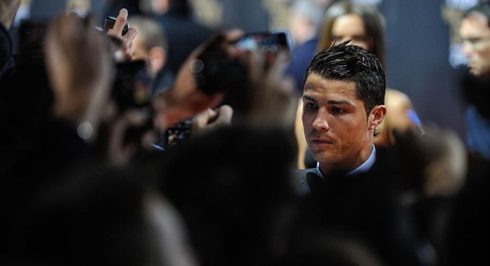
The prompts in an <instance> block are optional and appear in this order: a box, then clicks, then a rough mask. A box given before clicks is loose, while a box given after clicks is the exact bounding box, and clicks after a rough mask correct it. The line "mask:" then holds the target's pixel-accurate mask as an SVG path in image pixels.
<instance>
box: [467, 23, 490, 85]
mask: <svg viewBox="0 0 490 266" xmlns="http://www.w3.org/2000/svg"><path fill="white" fill-rule="evenodd" d="M459 34H460V35H461V38H462V39H463V53H464V55H465V56H466V57H467V58H468V67H469V68H470V71H471V73H472V74H473V75H475V76H490V28H489V27H488V24H487V19H486V18H485V17H484V16H483V15H473V16H469V17H467V18H464V19H463V20H462V22H461V28H460V30H459Z"/></svg>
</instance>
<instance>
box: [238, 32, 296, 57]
mask: <svg viewBox="0 0 490 266" xmlns="http://www.w3.org/2000/svg"><path fill="white" fill-rule="evenodd" d="M236 45H237V46H238V48H240V49H243V50H246V51H253V50H255V49H258V48H262V49H265V50H266V51H268V52H271V53H277V52H279V51H281V50H282V51H291V37H290V34H289V32H288V31H285V30H281V31H270V32H256V33H248V34H245V35H244V36H243V37H241V38H240V39H238V41H237V42H236Z"/></svg>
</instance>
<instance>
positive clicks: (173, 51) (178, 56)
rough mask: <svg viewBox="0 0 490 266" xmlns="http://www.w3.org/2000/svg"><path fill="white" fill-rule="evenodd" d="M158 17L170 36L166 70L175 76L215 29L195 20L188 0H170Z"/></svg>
mask: <svg viewBox="0 0 490 266" xmlns="http://www.w3.org/2000/svg"><path fill="white" fill-rule="evenodd" d="M156 18H157V20H158V21H159V22H160V23H162V25H163V28H164V29H165V31H166V33H167V37H168V60H167V63H166V64H165V70H166V71H169V72H170V73H171V74H172V75H174V76H175V75H177V72H178V70H179V68H180V67H181V65H182V64H183V63H184V61H185V60H186V59H187V57H188V56H189V55H190V53H191V52H192V51H193V50H194V49H195V48H197V47H198V46H199V45H200V44H202V43H203V42H204V41H206V40H207V39H208V38H210V37H211V35H212V33H213V30H211V29H209V28H207V27H205V26H203V25H201V24H199V23H197V22H196V21H194V19H193V17H192V9H191V6H190V4H189V2H188V1H187V0H170V5H169V9H168V11H167V12H166V13H164V14H163V15H160V16H157V17H156Z"/></svg>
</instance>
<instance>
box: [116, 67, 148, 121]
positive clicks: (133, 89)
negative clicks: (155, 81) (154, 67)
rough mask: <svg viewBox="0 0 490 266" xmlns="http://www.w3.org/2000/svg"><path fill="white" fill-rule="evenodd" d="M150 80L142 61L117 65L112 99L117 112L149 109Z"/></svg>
mask: <svg viewBox="0 0 490 266" xmlns="http://www.w3.org/2000/svg"><path fill="white" fill-rule="evenodd" d="M151 80H152V79H151V75H150V71H149V69H148V65H147V64H146V62H145V61H144V60H135V61H129V62H123V63H119V64H117V65H116V79H115V81H114V84H113V89H112V97H113V99H114V100H115V102H116V105H117V107H118V108H119V110H121V111H124V110H127V109H131V108H137V109H141V108H147V107H149V106H150V99H151Z"/></svg>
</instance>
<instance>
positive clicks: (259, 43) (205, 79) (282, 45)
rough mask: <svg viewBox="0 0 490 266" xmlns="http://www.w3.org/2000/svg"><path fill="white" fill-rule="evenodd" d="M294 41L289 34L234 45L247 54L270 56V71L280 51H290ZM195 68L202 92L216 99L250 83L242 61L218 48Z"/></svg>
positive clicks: (260, 35) (262, 35)
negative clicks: (258, 52)
mask: <svg viewBox="0 0 490 266" xmlns="http://www.w3.org/2000/svg"><path fill="white" fill-rule="evenodd" d="M290 44H291V37H290V34H289V32H288V31H273V32H257V33H248V34H245V35H244V36H242V37H241V38H240V39H238V40H237V41H236V42H234V43H232V45H235V46H236V47H237V48H239V49H241V50H243V51H249V52H251V51H254V50H256V49H263V50H265V52H266V57H267V58H266V68H267V67H268V66H270V65H271V64H272V62H274V60H275V57H276V55H277V53H278V52H280V51H290V47H291V45H290ZM197 62H198V63H197V64H196V65H199V66H198V67H194V66H193V71H194V77H195V80H196V83H197V84H198V87H199V89H200V90H201V91H202V92H203V93H205V94H207V95H214V94H216V93H220V92H226V91H227V90H229V89H231V88H236V87H237V86H240V85H239V84H241V85H243V84H246V83H247V77H248V76H247V69H246V67H245V65H243V63H242V62H240V61H239V60H238V59H230V58H228V56H227V55H226V54H225V52H224V51H221V50H220V49H219V48H217V47H213V46H211V47H208V49H206V50H205V51H204V52H203V53H202V54H201V55H200V56H199V57H198V60H197Z"/></svg>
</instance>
